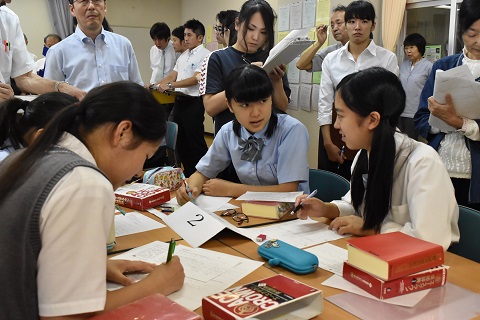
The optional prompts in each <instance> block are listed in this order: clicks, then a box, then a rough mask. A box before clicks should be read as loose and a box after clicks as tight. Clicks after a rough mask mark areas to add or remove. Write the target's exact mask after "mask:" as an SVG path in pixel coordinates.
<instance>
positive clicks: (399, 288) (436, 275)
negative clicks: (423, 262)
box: [343, 262, 447, 299]
mask: <svg viewBox="0 0 480 320" xmlns="http://www.w3.org/2000/svg"><path fill="white" fill-rule="evenodd" d="M343 278H344V279H345V280H347V281H349V282H351V283H353V284H355V285H356V286H358V287H359V288H361V289H363V290H365V291H367V292H368V293H370V294H371V295H373V296H375V297H377V298H379V299H388V298H393V297H397V296H401V295H404V294H408V293H412V292H417V291H421V290H425V289H432V288H436V287H440V286H443V285H445V283H446V282H447V268H446V267H445V266H443V265H442V266H438V267H434V268H431V269H427V270H423V271H420V272H417V273H413V274H409V275H407V276H404V277H401V278H397V279H393V280H390V281H384V280H382V279H379V278H376V277H375V276H373V275H371V274H369V273H368V272H365V271H363V270H360V269H358V268H355V267H354V266H352V265H350V264H349V263H348V262H344V263H343Z"/></svg>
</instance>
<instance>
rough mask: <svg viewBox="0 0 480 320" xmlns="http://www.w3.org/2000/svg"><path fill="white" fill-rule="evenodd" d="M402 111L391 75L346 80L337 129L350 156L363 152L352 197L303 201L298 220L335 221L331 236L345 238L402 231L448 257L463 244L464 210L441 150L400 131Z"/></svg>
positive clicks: (339, 93) (338, 97) (380, 72)
mask: <svg viewBox="0 0 480 320" xmlns="http://www.w3.org/2000/svg"><path fill="white" fill-rule="evenodd" d="M404 108H405V91H404V90H403V88H402V84H401V83H400V81H399V80H398V78H397V77H396V76H395V74H393V73H392V72H390V71H387V70H386V69H383V68H379V67H372V68H368V69H365V70H363V71H359V72H356V73H353V74H350V75H347V76H346V77H345V78H343V80H342V81H341V82H340V83H339V84H338V86H337V88H336V94H335V110H336V111H337V119H336V121H335V128H337V129H339V130H340V134H341V135H342V140H343V141H344V143H345V145H346V146H347V147H348V148H350V149H352V150H360V151H359V152H358V153H357V155H356V156H355V159H354V161H353V165H352V168H353V170H352V179H351V182H350V187H351V190H350V191H349V192H348V193H347V194H346V195H345V196H344V197H342V199H341V200H338V201H332V202H330V203H324V202H322V201H320V200H318V199H316V198H310V199H306V196H304V195H302V196H300V197H298V198H297V201H296V205H298V204H300V203H302V209H301V210H300V211H299V212H298V217H299V218H300V219H306V218H307V217H308V216H310V217H326V218H329V219H332V220H333V221H332V222H331V223H330V229H334V230H337V232H338V233H340V234H346V233H350V234H354V235H359V236H364V235H372V234H375V233H385V232H392V231H402V232H404V233H406V234H409V235H411V236H414V237H417V238H420V239H423V240H427V241H430V242H434V243H437V244H439V245H442V246H443V247H444V249H445V250H446V249H447V248H448V247H449V246H450V244H451V243H452V242H455V241H458V239H459V230H458V225H457V222H458V206H457V202H456V201H455V195H454V190H453V187H452V183H451V181H450V179H449V177H448V173H447V171H446V169H445V166H444V164H443V162H442V161H441V159H440V157H439V156H438V154H437V153H436V152H435V150H433V149H432V148H430V147H429V146H427V145H425V144H423V143H421V142H417V141H415V140H413V139H411V138H409V137H408V136H407V135H405V134H402V133H401V132H399V131H398V130H397V129H396V126H397V124H398V119H399V117H400V114H401V113H402V112H403V109H404Z"/></svg>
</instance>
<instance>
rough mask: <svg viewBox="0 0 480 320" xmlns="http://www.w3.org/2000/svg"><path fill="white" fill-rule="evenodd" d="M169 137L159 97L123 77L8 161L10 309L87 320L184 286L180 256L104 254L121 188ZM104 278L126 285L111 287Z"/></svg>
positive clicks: (14, 313)
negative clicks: (163, 259)
mask: <svg viewBox="0 0 480 320" xmlns="http://www.w3.org/2000/svg"><path fill="white" fill-rule="evenodd" d="M164 135H165V114H164V111H163V110H162V108H160V106H159V105H158V103H157V101H156V100H155V98H154V97H153V96H152V95H151V94H150V93H149V92H148V91H147V90H145V88H143V87H142V86H140V85H138V84H135V83H131V82H116V83H112V84H108V85H105V86H102V87H98V88H95V89H93V90H91V91H90V92H89V93H88V94H87V95H86V96H85V98H84V99H83V100H82V101H81V102H77V103H74V104H72V105H70V106H68V107H66V108H64V109H63V110H61V111H60V112H58V113H57V115H56V116H55V117H54V118H53V119H52V120H51V121H50V122H49V124H48V125H47V126H46V127H45V129H44V131H43V133H42V134H41V135H40V136H39V137H37V139H35V141H34V142H33V143H32V145H30V146H29V147H28V148H26V149H23V150H20V151H17V152H14V153H12V154H11V155H9V156H8V157H7V158H6V159H5V160H4V161H3V162H2V164H1V165H0V221H1V224H2V232H1V233H0V256H2V257H7V259H6V260H5V263H2V264H1V265H0V272H1V273H2V274H4V275H8V277H4V279H3V281H2V282H3V283H2V285H3V286H4V288H3V290H1V291H0V299H1V300H2V313H3V314H7V315H9V317H10V318H12V319H39V317H41V318H42V319H47V318H49V319H50V317H52V319H53V318H55V319H59V318H62V319H63V318H66V317H68V318H69V319H70V318H75V319H82V318H89V317H91V316H92V315H94V314H97V313H101V312H102V311H104V310H110V309H113V308H116V307H119V306H121V305H124V304H127V303H129V302H133V301H135V300H138V299H140V298H143V297H145V296H148V295H150V294H153V293H161V294H164V295H168V294H170V293H172V292H174V291H177V290H178V289H180V288H181V287H182V284H183V280H184V273H183V268H182V265H181V264H180V261H179V259H178V257H174V258H173V259H172V260H171V261H170V262H169V263H168V264H162V265H160V266H154V265H151V264H147V263H143V262H138V261H137V262H132V261H124V260H121V261H119V260H107V259H106V250H105V244H106V243H107V238H108V235H109V231H110V227H111V224H112V220H113V216H114V211H115V209H114V200H115V196H114V189H116V188H118V187H119V186H121V185H122V184H124V183H125V181H126V180H128V179H130V178H131V177H132V176H133V175H134V174H135V173H137V172H139V171H140V170H142V166H143V163H144V162H145V159H147V158H149V157H151V156H152V155H153V154H154V153H155V151H156V150H157V149H158V146H159V144H160V142H161V140H162V138H163V136H164ZM106 261H107V262H106ZM135 271H140V272H148V273H150V274H149V276H147V277H146V278H145V279H144V280H142V281H139V282H137V283H131V281H130V280H129V278H127V277H126V276H125V275H124V274H123V273H124V272H135ZM105 276H106V278H105ZM106 279H107V280H111V281H115V282H119V283H121V284H124V285H126V287H125V288H123V289H120V290H117V291H113V292H108V293H107V290H106Z"/></svg>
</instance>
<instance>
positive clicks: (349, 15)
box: [318, 0, 398, 179]
mask: <svg viewBox="0 0 480 320" xmlns="http://www.w3.org/2000/svg"><path fill="white" fill-rule="evenodd" d="M345 21H346V24H347V33H348V38H349V39H350V40H349V41H348V42H347V43H346V44H345V45H344V46H343V47H341V48H340V49H338V50H336V51H333V52H331V53H329V54H328V55H327V56H326V57H325V59H324V61H323V64H322V80H321V82H320V97H319V101H318V124H319V125H320V130H321V133H322V137H323V144H322V141H320V142H319V146H318V149H319V150H318V168H319V169H324V170H328V171H331V172H335V173H337V174H340V175H342V176H343V177H345V178H347V179H350V166H351V164H352V160H353V154H354V153H352V152H351V151H350V152H349V150H348V148H347V147H344V144H343V142H342V140H341V135H340V134H339V131H338V130H336V129H334V128H333V125H332V124H333V121H335V119H334V118H336V117H333V118H332V109H333V102H334V99H335V88H336V86H337V85H338V83H339V82H340V81H341V80H342V79H343V77H345V76H346V75H348V74H350V73H353V72H356V71H359V70H363V69H367V68H369V67H374V66H376V67H383V68H385V69H387V70H389V71H391V72H393V73H395V74H396V75H398V62H397V57H396V55H395V54H394V53H393V52H391V51H388V50H387V49H384V48H382V47H380V46H377V45H376V44H375V42H374V41H373V40H372V39H371V35H372V32H373V31H374V30H375V8H374V7H373V5H372V4H371V3H370V2H368V1H363V0H360V1H353V2H351V3H350V4H349V5H348V7H347V9H346V11H345ZM342 147H344V148H343V149H344V152H341V149H342Z"/></svg>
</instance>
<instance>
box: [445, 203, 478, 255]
mask: <svg viewBox="0 0 480 320" xmlns="http://www.w3.org/2000/svg"><path fill="white" fill-rule="evenodd" d="M458 208H459V209H460V213H459V217H458V228H459V229H460V241H459V242H457V243H454V244H452V245H451V246H450V248H448V251H450V252H452V253H455V254H458V255H459V256H462V257H464V258H467V259H470V260H473V261H476V262H479V263H480V233H479V230H480V211H477V210H475V209H472V208H468V207H464V206H458Z"/></svg>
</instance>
